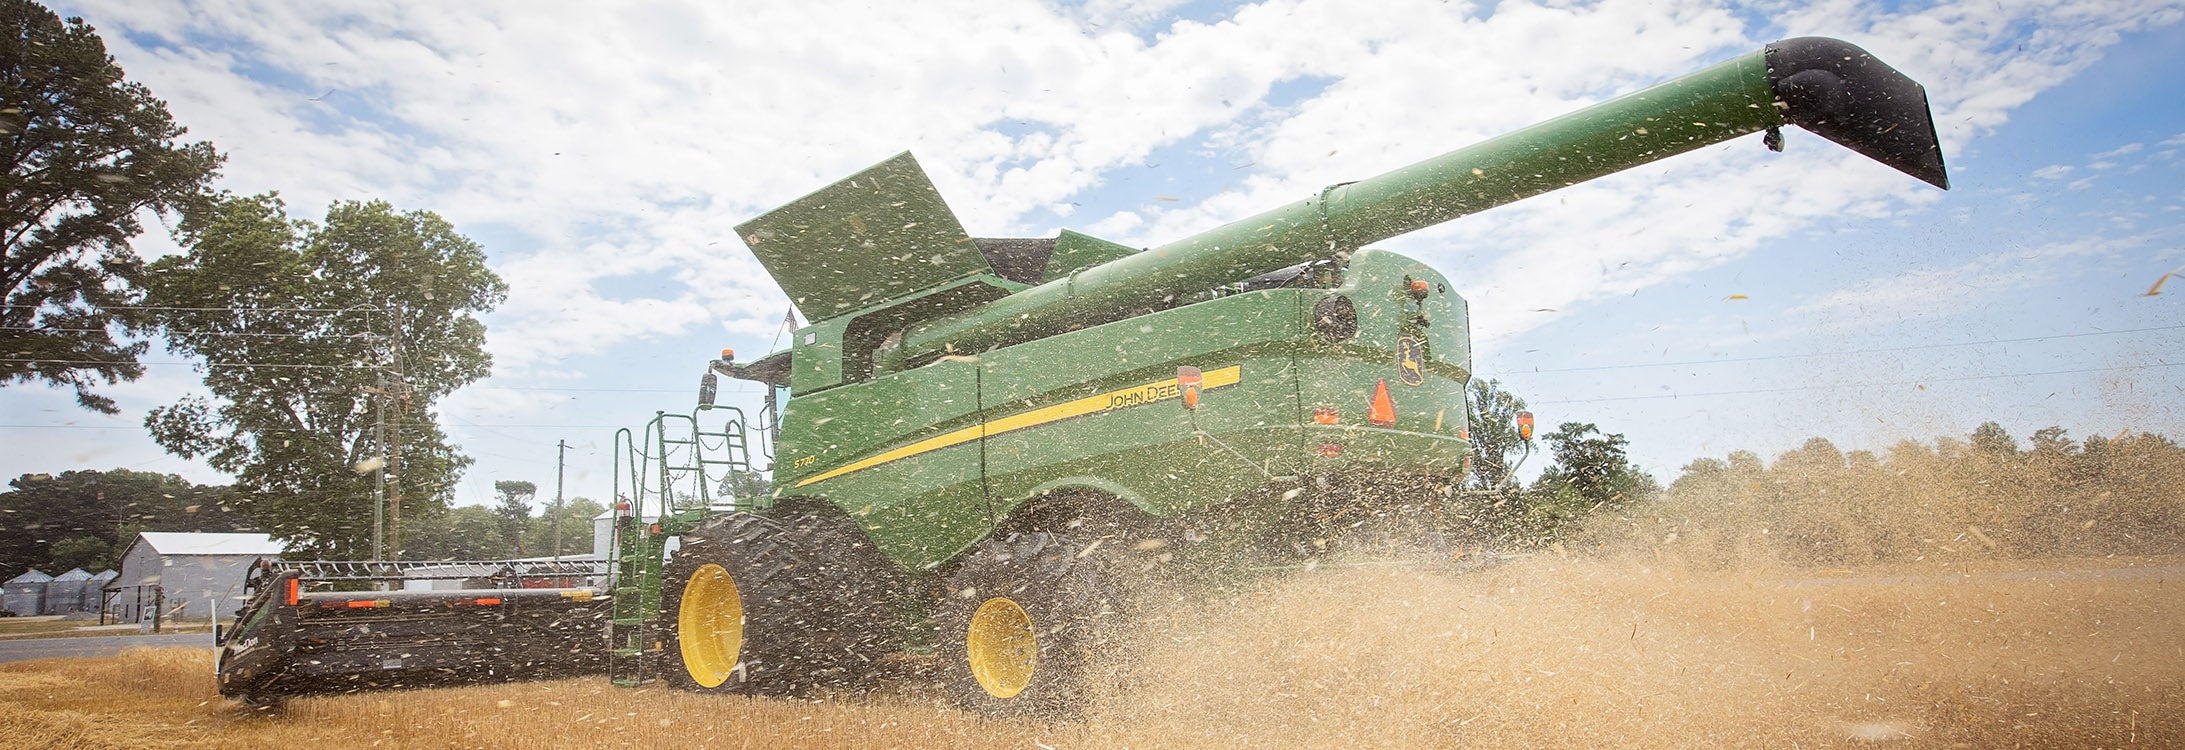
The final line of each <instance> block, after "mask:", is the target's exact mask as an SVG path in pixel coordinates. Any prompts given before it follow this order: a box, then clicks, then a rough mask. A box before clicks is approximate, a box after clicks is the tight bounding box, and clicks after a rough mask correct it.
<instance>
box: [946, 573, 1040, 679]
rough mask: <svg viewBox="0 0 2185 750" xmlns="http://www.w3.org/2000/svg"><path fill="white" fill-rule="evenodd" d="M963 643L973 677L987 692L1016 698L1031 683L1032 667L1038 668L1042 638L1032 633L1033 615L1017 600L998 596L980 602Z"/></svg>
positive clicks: (972, 614)
mask: <svg viewBox="0 0 2185 750" xmlns="http://www.w3.org/2000/svg"><path fill="white" fill-rule="evenodd" d="M964 646H965V648H964V651H965V654H966V655H967V656H968V657H969V658H970V661H971V676H972V677H974V678H976V679H978V681H979V687H982V688H986V692H987V693H988V694H990V695H992V696H994V697H996V698H1014V697H1016V695H1017V694H1018V693H1021V692H1024V688H1025V687H1027V686H1030V685H1031V684H1032V670H1034V669H1037V668H1038V667H1039V638H1038V637H1037V636H1035V635H1033V634H1032V616H1031V615H1027V614H1025V613H1024V608H1023V607H1019V606H1017V603H1016V602H1013V601H1010V600H1008V599H1007V598H1004V597H998V596H997V597H994V598H992V599H988V600H986V603H985V604H981V605H979V609H978V611H976V612H973V613H971V632H970V633H969V634H967V635H965V636H964Z"/></svg>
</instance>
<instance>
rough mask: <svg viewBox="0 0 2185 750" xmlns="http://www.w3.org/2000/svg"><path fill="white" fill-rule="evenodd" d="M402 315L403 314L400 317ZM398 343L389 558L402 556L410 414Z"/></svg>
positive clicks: (390, 448)
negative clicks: (405, 421) (405, 432)
mask: <svg viewBox="0 0 2185 750" xmlns="http://www.w3.org/2000/svg"><path fill="white" fill-rule="evenodd" d="M398 317H399V316H398ZM393 344H394V346H393V347H392V348H393V351H394V366H395V372H394V380H395V382H394V387H393V391H394V394H393V396H394V399H395V418H394V422H393V423H391V424H388V425H387V445H388V450H387V468H386V475H385V476H388V477H390V478H392V479H393V480H394V482H393V483H392V484H391V485H390V486H389V487H388V488H387V559H389V560H396V559H400V558H401V557H402V420H403V418H404V417H405V416H406V415H408V414H409V413H410V379H409V377H408V376H407V375H406V374H404V372H403V370H402V344H401V342H399V341H398V342H393Z"/></svg>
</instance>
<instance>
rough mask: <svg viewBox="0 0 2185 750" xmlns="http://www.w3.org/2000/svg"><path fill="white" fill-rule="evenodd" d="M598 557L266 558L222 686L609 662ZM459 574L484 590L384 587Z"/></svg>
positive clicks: (230, 692)
mask: <svg viewBox="0 0 2185 750" xmlns="http://www.w3.org/2000/svg"><path fill="white" fill-rule="evenodd" d="M605 572H606V568H605V566H604V565H603V564H602V563H599V562H595V561H572V562H556V561H550V560H507V561H489V562H266V563H261V564H260V565H258V566H257V567H255V568H253V569H252V570H251V572H250V574H249V578H248V579H247V581H246V584H245V585H246V587H247V589H248V592H249V597H248V599H247V602H248V603H247V604H245V605H244V607H243V609H242V610H241V611H240V612H239V613H237V617H236V620H235V623H234V624H233V625H231V626H228V627H226V628H224V629H222V631H221V632H220V633H219V635H218V637H217V640H218V641H219V643H218V649H219V652H218V653H219V661H218V667H217V669H218V672H219V675H220V694H221V695H225V696H228V697H233V698H242V699H244V700H245V701H247V702H251V703H258V704H266V703H273V702H277V701H278V700H279V699H281V698H283V697H286V696H291V695H305V694H311V693H330V692H349V691H355V690H369V689H380V688H393V687H421V686H428V685H450V684H468V683H479V682H499V681H505V680H514V679H525V678H533V677H558V676H566V675H576V674H586V673H593V672H599V671H601V670H602V669H604V668H605V665H606V652H605V649H604V644H605V630H604V628H605V625H606V622H607V604H608V601H607V597H605V596H604V595H603V591H602V589H601V588H600V582H601V581H602V579H603V578H604V574H605ZM436 582H450V583H457V584H459V585H469V586H480V587H477V588H457V589H428V590H384V589H385V588H386V587H388V586H390V585H392V586H401V585H404V584H411V585H416V584H424V585H433V584H434V583H436Z"/></svg>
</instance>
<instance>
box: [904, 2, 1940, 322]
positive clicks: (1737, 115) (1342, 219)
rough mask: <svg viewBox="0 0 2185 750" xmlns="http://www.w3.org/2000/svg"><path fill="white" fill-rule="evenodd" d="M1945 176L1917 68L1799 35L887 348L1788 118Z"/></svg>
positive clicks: (1166, 284) (1274, 264)
mask: <svg viewBox="0 0 2185 750" xmlns="http://www.w3.org/2000/svg"><path fill="white" fill-rule="evenodd" d="M1786 124H1790V125H1797V126H1799V127H1803V128H1805V129H1807V130H1809V131H1812V132H1814V133H1815V134H1818V135H1820V136H1821V137H1823V138H1827V139H1829V140H1831V141H1835V142H1836V143H1838V144H1841V145H1843V146H1845V147H1848V148H1850V149H1851V150H1853V151H1857V152H1859V153H1861V154H1864V155H1866V156H1868V157H1870V158H1872V159H1874V160H1876V161H1879V162H1881V163H1883V164H1886V165H1889V166H1890V167H1893V168H1895V169H1897V170H1898V171H1901V172H1904V173H1905V174H1908V175H1911V176H1913V177H1916V178H1919V179H1920V180H1922V181H1924V182H1927V183H1928V184H1931V185H1934V186H1935V187H1939V188H1943V189H1945V190H1947V189H1949V176H1948V174H1947V172H1946V171H1945V169H1944V168H1943V163H1942V150H1941V147H1940V145H1939V143H1938V141H1937V139H1936V137H1935V126H1934V120H1933V117H1932V115H1930V114H1929V111H1928V107H1927V92H1926V89H1924V88H1921V87H1920V85H1919V83H1917V82H1915V81H1913V80H1912V79H1911V78H1908V77H1906V76H1905V75H1904V74H1903V73H1899V72H1897V70H1896V69H1895V68H1891V67H1889V65H1887V64H1886V63H1883V62H1882V61H1880V60H1878V59H1875V58H1874V56H1873V55H1871V54H1868V53H1867V52H1866V50H1863V49H1860V48H1859V47H1857V46H1856V45H1853V44H1851V43H1849V42H1844V41H1841V40H1837V39H1828V38H1822V37H1800V38H1796V39H1786V40H1783V41H1780V42H1776V43H1774V44H1770V45H1767V46H1766V47H1764V48H1762V49H1761V50H1760V51H1758V52H1753V53H1750V54H1747V55H1743V56H1740V57H1738V58H1736V59H1733V60H1730V61H1728V62H1724V63H1721V64H1719V65H1715V66H1714V67H1710V68H1707V69H1705V70H1702V71H1699V72H1697V73H1693V74H1691V75H1688V76H1684V77H1682V78H1678V79H1675V80H1671V81H1668V82H1666V83H1662V84H1660V85H1657V86H1653V87H1651V88H1648V89H1645V90H1642V91H1638V92H1636V93H1632V94H1628V95H1625V96H1622V97H1618V98H1616V99H1611V100H1609V101H1607V102H1603V103H1601V104H1597V105H1594V106H1592V107H1588V108H1586V109H1582V110H1579V111H1577V112H1573V113H1571V114H1568V115H1564V116H1562V117H1558V118H1556V119H1553V120H1549V121H1547V122H1544V123H1540V124H1538V125H1534V126H1531V127H1528V128H1525V129H1522V130H1518V131H1516V132H1513V133H1509V134H1507V135H1503V136H1500V137H1497V138H1494V139H1491V140H1488V141H1485V142H1483V143H1479V144H1477V145H1473V146H1471V147H1468V148H1463V149H1459V150H1457V151H1452V152H1450V153H1447V154H1443V155H1441V156H1437V157H1434V158H1432V159H1428V160H1426V161H1422V162H1419V163H1417V164H1413V165H1410V166H1407V167H1403V168H1400V169H1397V170H1395V171H1392V172H1388V173H1386V174H1382V175H1379V176H1377V177H1371V178H1368V179H1364V180H1359V181H1357V182H1349V183H1343V184H1340V185H1335V186H1333V187H1329V188H1327V189H1326V190H1323V191H1321V192H1320V194H1319V195H1317V196H1315V197H1312V198H1308V199H1306V200H1303V201H1299V202H1296V203H1292V204H1290V205H1287V206H1283V207H1281V208H1277V209H1275V210H1273V211H1268V212H1266V213H1262V214H1259V215H1257V216H1253V217H1251V218H1248V219H1244V220H1242V221H1237V222H1233V223H1230V224H1227V225H1224V226H1221V227H1217V228H1215V229H1213V230H1210V231H1207V232H1204V233H1201V234H1198V235H1195V236H1192V237H1188V238H1185V239H1183V240H1179V241H1176V242H1172V243H1169V244H1166V245H1162V246H1160V247H1155V248H1152V249H1150V250H1147V251H1144V252H1140V253H1136V254H1133V255H1129V256H1125V257H1123V258H1121V259H1118V260H1115V261H1111V262H1108V263H1105V264H1101V265H1097V266H1092V267H1090V268H1086V269H1084V270H1082V271H1079V272H1077V273H1074V274H1071V275H1069V276H1067V277H1064V278H1060V279H1055V280H1053V281H1050V282H1048V283H1045V284H1041V285H1039V286H1036V287H1033V288H1031V289H1026V290H1024V291H1021V292H1018V293H1016V294H1012V295H1009V296H1007V297H1005V298H1002V299H999V300H996V301H994V302H993V303H991V304H988V305H985V306H982V307H980V308H977V309H974V310H971V311H968V312H964V313H960V314H957V315H953V316H948V317H942V318H936V319H934V320H931V321H927V322H925V323H922V324H919V325H915V326H912V327H910V328H909V329H908V330H906V331H905V332H904V335H903V339H902V344H901V346H900V347H899V348H897V350H896V351H895V353H894V355H893V356H892V359H893V360H894V361H896V362H904V361H910V360H915V359H917V358H919V357H921V356H927V355H931V354H934V353H936V352H941V351H944V350H953V351H956V352H973V351H980V350H984V349H987V348H991V347H995V346H1005V345H1009V344H1013V343H1017V342H1020V341H1026V340H1030V339H1033V338H1037V337H1039V336H1043V335H1048V334H1051V333H1054V332H1057V331H1061V330H1068V329H1069V328H1072V327H1080V326H1084V325H1089V324H1092V323H1098V322H1105V321H1108V320H1114V319H1119V318H1120V317H1124V316H1127V315H1128V314H1129V313H1128V311H1131V310H1139V309H1145V308H1148V307H1154V306H1160V305H1163V304H1164V303H1166V302H1167V301H1168V300H1171V299H1173V298H1176V297H1179V296H1183V295H1188V294H1191V293H1194V292H1199V291H1202V290H1205V289H1208V288H1211V287H1214V286H1217V285H1220V284H1226V283H1230V282H1233V281H1236V280H1238V279H1242V278H1246V277H1248V276H1252V275H1255V274H1260V273H1266V272H1270V271H1275V270H1278V269H1282V268H1286V267H1289V266H1292V265H1296V264H1299V263H1305V262H1309V261H1314V260H1322V259H1333V258H1342V257H1345V256H1347V255H1348V254H1349V253H1351V252H1353V251H1355V250H1357V249H1359V248H1361V247H1363V246H1365V245H1367V244H1369V243H1372V242H1377V241H1380V240H1384V239H1388V238H1390V237H1395V236H1398V235H1401V234H1404V233H1407V232H1411V231H1414V230H1418V229H1423V228H1425V227H1429V226H1432V225H1435V224H1439V223H1442V222H1445V221H1449V220H1451V219H1455V218H1458V217H1460V216H1465V215H1468V214H1473V213H1478V212H1480V211H1485V210H1487V209H1490V208H1494V207H1496V206H1500V205H1502V204H1505V203H1510V202H1512V201H1516V200H1520V199H1523V198H1527V197H1530V196H1534V195H1538V194H1540V193H1544V192H1547V191H1550V190H1554V189H1556V188H1560V187H1564V186H1567V185H1575V184H1577V183H1580V182H1584V181H1587V180H1591V179H1594V178H1596V177H1602V176H1605V175H1609V174H1613V173H1615V172H1619V171H1622V170H1625V169H1629V168H1631V167H1634V166H1638V165H1640V164H1645V163H1648V162H1652V161H1656V160H1659V159H1664V158H1667V157H1670V156H1674V155H1676V154H1681V153H1684V152H1686V151H1691V150H1694V149H1698V148H1702V147H1705V146H1709V145H1713V144H1716V143H1720V142H1722V141H1726V140H1729V139H1731V138H1735V137H1738V136H1741V135H1746V134H1749V133H1754V132H1758V131H1770V137H1769V140H1768V143H1769V145H1770V147H1771V148H1779V147H1780V145H1781V140H1780V133H1779V132H1776V131H1777V129H1779V128H1781V127H1782V126H1784V125H1786Z"/></svg>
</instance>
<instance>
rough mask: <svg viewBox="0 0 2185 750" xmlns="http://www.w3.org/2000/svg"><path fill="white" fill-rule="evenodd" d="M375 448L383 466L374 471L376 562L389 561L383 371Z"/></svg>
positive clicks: (376, 396) (375, 399)
mask: <svg viewBox="0 0 2185 750" xmlns="http://www.w3.org/2000/svg"><path fill="white" fill-rule="evenodd" d="M372 390H373V394H372V447H373V448H374V449H376V450H378V451H379V467H378V468H376V469H373V470H372V555H371V557H372V559H374V560H385V559H387V537H386V532H387V371H386V370H381V371H379V387H378V388H375V389H372Z"/></svg>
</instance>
